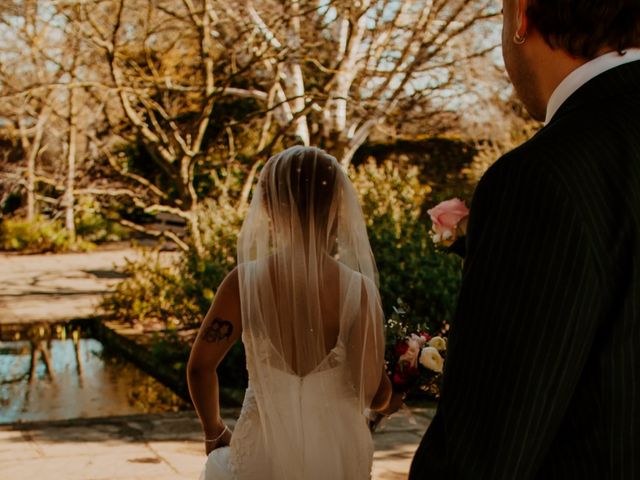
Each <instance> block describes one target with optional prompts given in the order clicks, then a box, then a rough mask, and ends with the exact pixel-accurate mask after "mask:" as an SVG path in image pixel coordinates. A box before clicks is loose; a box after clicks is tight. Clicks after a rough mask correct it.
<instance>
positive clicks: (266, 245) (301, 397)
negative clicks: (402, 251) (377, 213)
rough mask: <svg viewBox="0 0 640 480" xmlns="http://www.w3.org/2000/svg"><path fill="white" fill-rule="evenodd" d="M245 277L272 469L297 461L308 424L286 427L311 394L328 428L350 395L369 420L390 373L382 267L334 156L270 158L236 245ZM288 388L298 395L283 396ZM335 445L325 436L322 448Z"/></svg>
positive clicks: (305, 153)
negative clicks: (336, 375)
mask: <svg viewBox="0 0 640 480" xmlns="http://www.w3.org/2000/svg"><path fill="white" fill-rule="evenodd" d="M238 273H239V280H240V298H241V306H242V322H243V342H244V344H245V349H246V351H247V365H248V369H249V378H250V386H251V388H252V389H253V390H254V391H255V395H256V400H257V404H258V409H259V411H260V416H261V422H262V428H263V432H264V436H265V441H267V442H270V444H269V451H270V452H273V455H274V457H275V458H274V462H276V463H277V461H278V460H277V457H278V456H282V457H283V458H287V457H288V458H287V461H288V462H291V457H292V456H294V455H292V454H293V452H292V451H291V448H293V447H292V445H296V444H298V443H299V442H301V441H302V440H301V439H300V438H298V437H300V435H302V436H304V435H305V432H301V431H300V428H302V429H303V430H304V425H305V419H304V418H301V419H299V420H298V419H294V423H299V425H298V426H296V427H295V428H294V427H292V426H291V425H288V423H289V424H290V423H291V422H292V416H295V414H296V413H295V410H296V409H297V408H298V405H302V407H304V402H306V401H310V400H311V399H309V398H306V397H305V395H307V396H309V395H310V396H313V397H314V401H316V402H317V401H318V398H322V402H323V405H326V406H327V409H326V411H325V409H324V408H319V407H318V408H314V410H313V412H314V413H313V415H314V416H318V417H321V416H322V415H326V416H327V418H326V422H333V421H335V419H334V418H331V415H332V414H331V411H332V408H333V407H332V405H334V404H335V405H338V404H339V402H340V401H342V399H343V398H344V396H345V392H347V393H348V392H351V394H350V396H351V397H352V398H353V399H354V401H353V403H354V405H355V406H356V407H355V408H356V411H357V413H358V414H361V413H362V412H363V411H364V409H365V408H366V407H368V406H369V405H370V404H371V400H372V399H373V397H374V395H375V393H376V391H377V388H378V386H379V383H380V379H381V375H382V372H383V362H384V334H383V314H382V308H381V304H380V296H379V293H378V288H377V270H376V266H375V261H374V258H373V254H372V252H371V247H370V244H369V239H368V237H367V231H366V225H365V221H364V218H363V215H362V210H361V208H360V205H359V202H358V197H357V194H356V191H355V189H354V187H353V185H352V184H351V182H350V181H349V179H348V177H347V175H346V173H345V171H344V170H343V169H342V167H341V166H340V165H339V163H338V162H337V161H336V159H335V158H334V157H332V156H330V155H329V154H327V153H326V152H324V151H322V150H320V149H317V148H311V147H291V148H289V149H287V150H285V151H283V152H281V153H279V154H277V155H275V156H273V157H272V158H271V159H269V161H268V162H267V163H266V164H265V166H264V168H263V169H262V172H261V174H260V178H259V181H258V184H257V187H256V189H255V191H254V195H253V198H252V201H251V204H250V207H249V212H248V214H247V216H246V219H245V221H244V223H243V226H242V229H241V232H240V236H239V239H238ZM329 371H342V372H344V378H343V381H342V382H340V385H339V388H338V387H336V382H331V381H328V380H326V379H327V378H329V377H328V376H325V375H323V372H329ZM283 379H285V380H283ZM283 381H284V382H290V384H291V385H295V386H296V388H293V387H291V388H286V389H283V388H282V385H283ZM305 382H307V385H308V384H309V383H312V384H313V388H312V392H310V391H309V390H307V389H306V387H305ZM298 387H299V388H298ZM345 389H346V390H345ZM283 390H286V392H285V391H283ZM283 405H288V406H287V407H286V409H288V410H283V407H282V406H283ZM306 415H307V416H308V415H309V413H308V411H307V413H306ZM325 433H326V432H325ZM306 435H307V436H308V435H309V432H306ZM335 441H336V442H337V441H338V439H335ZM271 442H276V443H278V444H280V443H282V444H285V445H284V446H282V447H280V446H278V445H272V444H271ZM331 442H332V439H331V438H324V439H323V443H324V445H325V447H324V448H330V447H326V445H327V443H329V444H330V443H331ZM279 448H280V449H281V451H278V449H279ZM300 468H304V466H300ZM293 470H295V469H293ZM281 473H282V472H281ZM280 478H289V476H284V477H280ZM305 478H312V477H305ZM326 478H328V477H326Z"/></svg>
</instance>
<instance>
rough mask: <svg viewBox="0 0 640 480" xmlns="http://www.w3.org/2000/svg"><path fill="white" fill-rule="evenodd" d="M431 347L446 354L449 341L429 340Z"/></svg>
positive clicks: (440, 339)
mask: <svg viewBox="0 0 640 480" xmlns="http://www.w3.org/2000/svg"><path fill="white" fill-rule="evenodd" d="M429 346H430V347H433V348H435V349H436V350H438V351H439V352H444V351H445V350H446V349H447V341H446V340H445V339H444V338H442V337H438V336H436V337H433V338H432V339H431V340H429Z"/></svg>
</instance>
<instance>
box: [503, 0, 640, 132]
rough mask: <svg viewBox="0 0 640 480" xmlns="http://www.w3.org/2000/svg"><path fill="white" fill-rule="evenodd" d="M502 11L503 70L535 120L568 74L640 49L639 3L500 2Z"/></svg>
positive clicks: (581, 0)
mask: <svg viewBox="0 0 640 480" xmlns="http://www.w3.org/2000/svg"><path fill="white" fill-rule="evenodd" d="M503 7H504V8H503V14H504V18H503V31H502V52H503V56H504V60H505V65H506V67H507V71H508V73H509V76H510V77H511V81H512V82H513V84H514V86H515V88H516V91H517V92H518V95H519V96H520V98H521V99H522V101H523V102H524V104H525V106H526V107H527V109H528V110H529V112H530V113H531V115H532V116H533V117H534V118H536V119H538V120H542V119H544V117H545V113H546V108H547V102H548V100H549V97H550V96H551V94H552V93H553V90H554V89H555V87H556V86H557V85H558V84H559V83H560V82H561V81H562V80H563V79H564V77H566V76H567V75H568V74H569V73H571V71H573V70H574V69H576V68H577V67H579V66H580V65H582V64H583V63H585V62H587V61H589V60H591V59H593V58H595V57H597V56H599V55H602V54H603V53H606V52H609V51H616V50H617V51H623V50H625V49H627V48H630V47H638V46H640V0H503Z"/></svg>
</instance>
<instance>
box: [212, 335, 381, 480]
mask: <svg viewBox="0 0 640 480" xmlns="http://www.w3.org/2000/svg"><path fill="white" fill-rule="evenodd" d="M264 347H265V348H264V349H262V348H261V350H262V351H260V352H247V362H248V365H249V366H250V365H251V364H252V363H253V362H254V361H255V360H256V359H259V358H260V357H261V356H264V355H270V352H269V350H271V347H270V345H269V344H268V341H265V344H264ZM273 374H274V375H273V378H276V379H277V384H276V385H274V387H275V388H274V390H276V391H278V392H279V395H278V397H277V398H274V399H273V400H274V401H273V402H270V404H271V405H272V406H274V407H276V408H275V409H274V410H273V411H267V412H262V411H260V409H259V407H258V402H257V401H256V397H259V396H260V392H259V391H256V390H254V389H253V388H252V386H251V377H252V369H251V367H249V388H248V389H247V391H246V394H245V398H244V404H243V406H242V412H241V414H240V418H239V419H238V422H237V424H236V427H235V429H234V431H233V436H232V438H231V445H230V446H229V447H223V448H220V449H217V450H214V451H213V452H211V454H210V455H209V457H208V459H207V462H206V465H205V470H204V472H203V474H202V476H201V479H202V480H231V479H233V480H236V479H237V480H244V479H247V480H249V479H252V480H256V479H266V478H278V479H280V480H286V479H291V480H293V479H296V480H302V479H305V480H315V479H318V480H321V479H322V480H328V479H332V480H341V479H343V480H361V479H368V478H371V465H372V460H373V442H372V439H371V434H370V432H369V429H368V428H367V423H366V419H365V417H364V416H363V414H362V412H361V411H360V410H359V403H358V398H357V395H356V392H355V388H354V387H353V385H352V383H351V381H350V379H349V373H348V370H347V368H346V365H345V346H344V345H342V344H341V342H339V344H338V345H336V347H335V348H334V349H333V350H332V351H331V352H330V354H329V356H327V359H326V361H325V362H324V363H323V364H322V365H320V366H319V368H318V369H317V370H316V371H315V372H312V373H310V374H308V375H306V376H304V377H299V376H297V375H294V374H292V373H289V372H284V371H274V372H273ZM329 389H330V390H331V392H329V391H328V390H329ZM327 393H330V394H331V395H330V398H332V399H333V401H332V402H331V403H328V402H327V401H326V398H327ZM335 399H340V401H335ZM261 415H265V416H275V417H280V418H283V419H286V421H285V422H286V424H288V431H283V432H282V433H283V438H275V439H272V441H273V442H280V446H281V447H286V448H270V447H271V446H272V445H268V444H265V441H264V440H263V436H262V431H261V419H260V417H261ZM292 439H295V443H290V442H291V440H292ZM300 440H301V441H300ZM278 454H279V455H286V457H285V458H274V457H273V456H274V455H278ZM274 465H281V466H286V468H284V469H282V470H281V471H280V472H279V473H278V476H277V477H271V475H269V474H267V473H265V472H270V471H271V469H272V467H273V466H274Z"/></svg>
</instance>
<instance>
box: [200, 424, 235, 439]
mask: <svg viewBox="0 0 640 480" xmlns="http://www.w3.org/2000/svg"><path fill="white" fill-rule="evenodd" d="M227 430H229V427H227V426H226V425H225V426H224V428H223V429H222V433H220V435H218V436H217V437H216V438H206V437H205V439H204V441H205V443H215V442H217V441H218V440H220V439H221V438H222V436H223V435H224V434H225V433H227Z"/></svg>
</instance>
